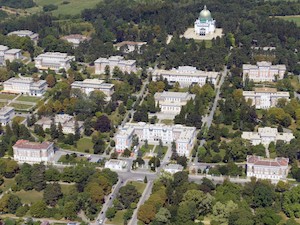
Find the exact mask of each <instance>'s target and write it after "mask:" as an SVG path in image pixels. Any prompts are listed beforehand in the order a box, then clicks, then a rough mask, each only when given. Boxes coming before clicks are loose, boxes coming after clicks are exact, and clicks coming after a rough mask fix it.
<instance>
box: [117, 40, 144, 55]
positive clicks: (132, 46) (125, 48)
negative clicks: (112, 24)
mask: <svg viewBox="0 0 300 225" xmlns="http://www.w3.org/2000/svg"><path fill="white" fill-rule="evenodd" d="M146 44H147V42H135V41H122V42H120V43H117V44H115V45H114V46H115V47H116V49H117V50H119V51H121V52H123V53H130V52H133V51H135V50H136V51H137V52H138V53H141V47H142V46H143V45H146Z"/></svg>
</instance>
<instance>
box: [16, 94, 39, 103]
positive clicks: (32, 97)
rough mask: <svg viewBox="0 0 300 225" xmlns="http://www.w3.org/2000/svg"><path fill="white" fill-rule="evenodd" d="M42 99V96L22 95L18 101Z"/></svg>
mask: <svg viewBox="0 0 300 225" xmlns="http://www.w3.org/2000/svg"><path fill="white" fill-rule="evenodd" d="M40 99H41V98H40V97H34V96H25V95H21V96H20V97H19V98H17V99H16V100H17V101H22V102H38V101H39V100H40Z"/></svg>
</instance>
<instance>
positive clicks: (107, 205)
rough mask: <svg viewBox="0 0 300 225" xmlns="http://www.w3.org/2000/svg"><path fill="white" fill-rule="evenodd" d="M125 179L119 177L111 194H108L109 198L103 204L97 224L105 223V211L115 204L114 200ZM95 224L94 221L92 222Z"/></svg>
mask: <svg viewBox="0 0 300 225" xmlns="http://www.w3.org/2000/svg"><path fill="white" fill-rule="evenodd" d="M123 182H124V181H123V180H122V179H119V180H118V182H117V183H116V184H115V186H114V188H113V190H112V192H111V194H110V195H109V196H107V198H106V199H105V203H104V204H103V206H102V209H101V212H100V213H99V214H98V216H97V217H96V218H97V219H96V222H95V223H94V224H95V225H96V224H105V219H106V217H105V212H106V210H107V209H108V208H110V207H112V205H113V201H114V199H115V197H116V196H117V194H118V192H119V189H120V188H121V186H122V185H123ZM91 224H93V223H91Z"/></svg>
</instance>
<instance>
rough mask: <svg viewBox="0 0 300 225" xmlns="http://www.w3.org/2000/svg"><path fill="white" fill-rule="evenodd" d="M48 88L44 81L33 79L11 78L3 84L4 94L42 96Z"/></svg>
mask: <svg viewBox="0 0 300 225" xmlns="http://www.w3.org/2000/svg"><path fill="white" fill-rule="evenodd" d="M47 88H48V85H47V82H46V81H44V80H39V81H34V80H33V79H32V78H15V77H13V78H10V79H9V80H7V81H5V82H3V92H8V93H16V94H26V95H31V96H42V95H43V94H45V92H46V90H47Z"/></svg>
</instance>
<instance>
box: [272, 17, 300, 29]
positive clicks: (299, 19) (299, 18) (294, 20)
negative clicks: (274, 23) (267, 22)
mask: <svg viewBox="0 0 300 225" xmlns="http://www.w3.org/2000/svg"><path fill="white" fill-rule="evenodd" d="M276 18H280V19H283V20H287V21H290V22H295V23H296V24H297V26H298V27H300V15H294V16H276Z"/></svg>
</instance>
